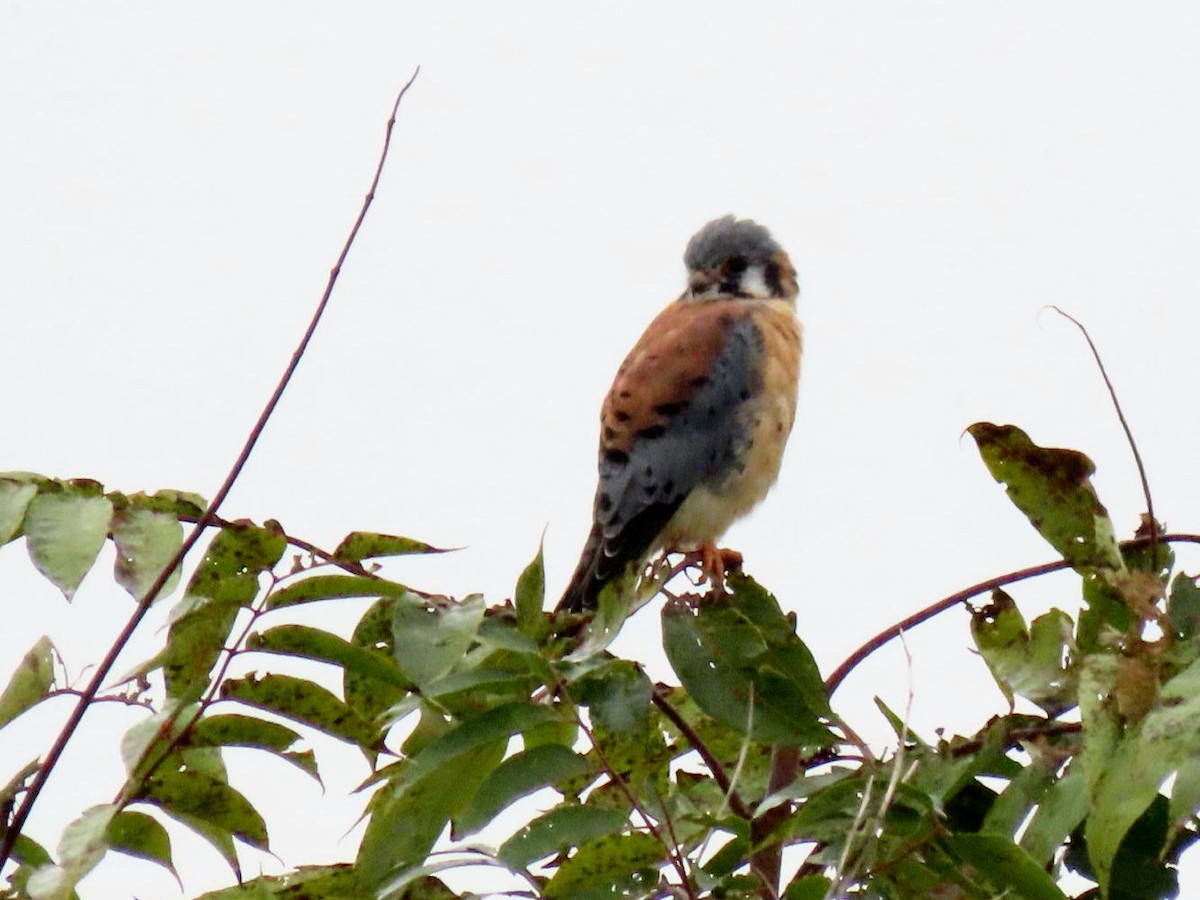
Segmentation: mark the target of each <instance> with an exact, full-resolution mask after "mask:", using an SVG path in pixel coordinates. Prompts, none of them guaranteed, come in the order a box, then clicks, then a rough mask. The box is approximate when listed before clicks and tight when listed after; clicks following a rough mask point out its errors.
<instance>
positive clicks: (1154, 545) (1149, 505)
mask: <svg viewBox="0 0 1200 900" xmlns="http://www.w3.org/2000/svg"><path fill="white" fill-rule="evenodd" d="M1050 308H1051V309H1052V310H1054V311H1055V312H1056V313H1058V314H1059V315H1060V316H1062V317H1063V318H1064V319H1066V320H1067V321H1068V322H1070V323H1071V324H1073V325H1074V326H1075V327H1076V328H1078V329H1079V331H1080V332H1081V333H1082V334H1083V339H1084V340H1085V341H1087V345H1088V349H1090V350H1091V351H1092V358H1093V359H1094V360H1096V367H1097V368H1098V369H1099V370H1100V377H1101V378H1103V379H1104V386H1105V387H1106V388H1108V396H1109V397H1110V398H1112V405H1113V409H1114V410H1115V411H1116V413H1117V419H1118V421H1120V423H1121V428H1122V429H1123V430H1124V432H1125V440H1126V441H1128V442H1129V449H1130V451H1132V453H1133V461H1134V463H1135V464H1136V465H1137V470H1138V477H1139V478H1140V479H1141V480H1142V496H1143V497H1145V498H1146V518H1148V519H1149V520H1150V522H1149V531H1150V552H1151V554H1153V559H1154V565H1155V568H1157V567H1158V520H1157V519H1155V518H1154V501H1153V500H1152V499H1150V479H1149V478H1147V477H1146V466H1145V465H1144V464H1143V463H1142V454H1141V453H1139V452H1138V445H1137V441H1135V440H1134V439H1133V429H1131V428H1130V427H1129V422H1128V421H1126V419H1125V413H1124V412H1123V411H1122V410H1121V401H1120V400H1118V399H1117V389H1116V388H1115V387H1113V383H1112V379H1110V378H1109V377H1108V370H1107V369H1105V368H1104V360H1103V359H1101V358H1100V351H1099V350H1098V349H1097V348H1096V343H1095V341H1093V340H1092V336H1091V335H1090V334H1088V330H1087V328H1085V327H1084V325H1083V323H1082V322H1080V321H1079V320H1078V319H1076V318H1075V317H1074V316H1073V315H1071V314H1070V313H1067V312H1064V311H1063V310H1062V309H1060V308H1059V307H1057V306H1055V305H1054V304H1051V305H1050Z"/></svg>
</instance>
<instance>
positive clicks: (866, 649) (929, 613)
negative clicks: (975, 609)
mask: <svg viewBox="0 0 1200 900" xmlns="http://www.w3.org/2000/svg"><path fill="white" fill-rule="evenodd" d="M1070 566H1071V564H1070V563H1069V562H1067V561H1066V560H1061V559H1060V560H1058V561H1057V562H1052V563H1044V564H1042V565H1040V566H1033V567H1031V568H1028V569H1021V570H1019V571H1017V572H1009V573H1008V574H1007V575H1001V576H999V577H998V578H989V579H988V580H987V581H981V582H979V584H973V585H971V586H970V587H969V588H966V589H965V590H961V591H958V592H957V593H954V594H951V595H950V596H949V597H946V598H945V599H943V600H939V601H938V602H937V603H934V604H933V605H932V606H927V607H925V608H924V609H923V610H921V611H920V612H916V613H913V614H912V615H911V616H909V617H908V618H907V619H903V620H901V621H899V622H897V623H896V624H895V625H892V626H890V627H888V628H886V629H885V630H883V631H881V632H879V634H877V635H875V637H873V638H871V639H870V640H869V641H867V642H866V643H865V644H863V645H862V646H861V647H859V648H858V649H857V650H855V651H854V652H853V653H851V654H850V656H849V657H847V658H846V661H845V662H843V663H842V664H841V665H840V666H838V667H837V669H835V670H834V672H833V674H832V675H830V676H829V677H828V678H827V679H825V690H826V691H827V692H829V693H830V694H832V693H833V692H834V691H836V690H837V689H838V686H839V685H841V683H842V682H843V681H845V679H846V676H847V675H849V674H850V672H851V671H852V670H854V669H855V668H856V667H857V666H858V664H859V663H861V662H862V661H863V660H864V659H866V658H867V657H868V656H870V655H871V654H872V653H874V652H875V651H876V650H878V649H879V648H880V647H882V646H883V645H884V644H886V643H888V642H889V641H892V640H894V639H895V638H898V637H899V636H900V635H902V634H903V633H904V632H906V631H908V630H909V629H911V628H914V627H915V626H917V625H920V624H921V623H922V622H925V621H927V620H929V619H932V618H933V617H934V616H937V615H940V614H941V613H944V612H945V611H946V610H948V609H953V608H954V607H955V606H958V605H959V604H960V603H964V602H966V601H967V600H970V599H971V598H972V597H977V596H979V595H980V594H985V593H987V592H988V591H994V590H995V589H996V588H999V587H1004V585H1006V584H1013V583H1014V582H1017V581H1024V580H1025V579H1027V578H1036V577H1037V576H1038V575H1048V574H1049V573H1050V572H1057V571H1059V570H1060V569H1067V568H1070Z"/></svg>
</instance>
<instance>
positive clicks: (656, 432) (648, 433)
mask: <svg viewBox="0 0 1200 900" xmlns="http://www.w3.org/2000/svg"><path fill="white" fill-rule="evenodd" d="M666 433H667V429H666V428H665V427H664V426H662V425H651V426H650V427H649V428H643V429H642V430H641V431H637V432H634V436H635V437H639V438H642V439H643V440H647V441H652V440H654V439H655V438H660V437H662V436H663V435H664V434H666Z"/></svg>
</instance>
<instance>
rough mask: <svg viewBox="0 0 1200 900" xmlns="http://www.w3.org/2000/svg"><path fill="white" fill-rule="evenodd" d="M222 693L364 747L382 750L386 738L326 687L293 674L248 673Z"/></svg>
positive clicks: (228, 683)
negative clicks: (383, 738) (383, 739)
mask: <svg viewBox="0 0 1200 900" xmlns="http://www.w3.org/2000/svg"><path fill="white" fill-rule="evenodd" d="M221 696H222V697H223V698H225V699H229V700H237V701H239V702H241V703H245V704H246V705H247V706H253V707H256V708H258V709H265V710H267V711H269V712H273V713H277V714H278V715H281V716H283V717H285V718H288V719H292V720H294V721H297V722H302V723H304V724H305V725H309V726H311V727H313V728H316V729H317V730H318V731H322V732H324V733H325V734H328V735H330V736H331V737H335V738H338V739H339V740H343V741H348V742H349V743H352V744H357V745H358V746H359V747H362V748H363V749H364V750H378V749H380V747H381V746H382V737H381V735H380V734H379V732H378V730H377V729H376V728H375V726H374V725H372V724H371V723H370V722H366V721H364V720H363V719H361V718H359V716H358V714H357V713H356V712H355V711H354V710H352V709H351V708H350V707H349V706H347V705H346V704H345V703H343V702H342V701H341V700H339V699H338V698H337V697H335V696H334V695H333V694H332V693H330V692H329V691H328V690H326V689H325V688H323V687H321V686H320V685H317V684H314V683H313V682H311V681H307V680H305V679H303V678H296V677H294V676H291V675H275V674H268V675H261V676H259V675H248V676H246V677H245V678H231V679H229V680H227V681H226V682H225V683H224V684H222V685H221Z"/></svg>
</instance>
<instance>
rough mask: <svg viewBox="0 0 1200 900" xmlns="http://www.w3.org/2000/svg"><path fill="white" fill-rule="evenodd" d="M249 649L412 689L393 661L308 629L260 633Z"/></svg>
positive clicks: (288, 627)
mask: <svg viewBox="0 0 1200 900" xmlns="http://www.w3.org/2000/svg"><path fill="white" fill-rule="evenodd" d="M246 647H247V649H249V650H257V651H259V652H262V653H281V654H285V655H288V656H298V657H300V658H302V659H311V660H318V661H320V662H327V663H331V664H333V665H335V666H338V667H340V668H342V669H344V670H345V671H347V672H356V673H358V674H359V675H362V676H364V677H366V678H371V679H374V680H375V681H380V682H383V683H384V684H388V685H391V686H393V687H397V688H400V689H401V690H404V691H408V690H411V689H412V688H413V683H412V682H411V681H409V680H408V679H407V678H405V677H404V673H402V672H401V671H400V669H399V668H398V667H397V666H396V664H395V663H394V662H393V661H392V660H390V659H387V658H386V657H383V656H381V655H380V654H378V653H372V652H371V651H370V650H364V649H363V648H362V647H358V646H355V645H354V644H352V643H350V642H349V641H347V640H345V639H344V638H340V637H338V636H337V635H336V634H330V633H329V632H328V631H322V630H320V629H319V628H310V627H308V626H307V625H280V626H279V627H277V628H272V629H270V630H269V631H263V632H259V633H258V634H254V635H251V636H250V638H249V640H248V641H247V642H246Z"/></svg>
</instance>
